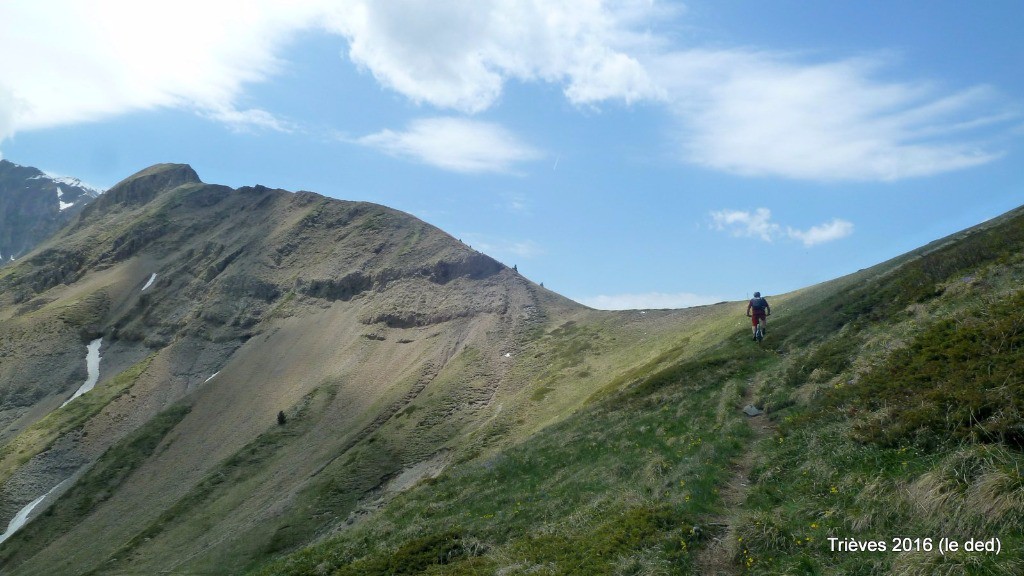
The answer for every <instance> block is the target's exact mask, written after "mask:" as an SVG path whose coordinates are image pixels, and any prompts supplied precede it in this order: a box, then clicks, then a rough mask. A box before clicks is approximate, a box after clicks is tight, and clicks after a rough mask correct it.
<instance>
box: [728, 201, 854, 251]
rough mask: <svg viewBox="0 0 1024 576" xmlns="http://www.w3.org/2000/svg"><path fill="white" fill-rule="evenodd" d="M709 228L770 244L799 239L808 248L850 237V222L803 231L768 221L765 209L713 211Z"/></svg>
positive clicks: (769, 215) (838, 221) (769, 214)
mask: <svg viewBox="0 0 1024 576" xmlns="http://www.w3.org/2000/svg"><path fill="white" fill-rule="evenodd" d="M710 216H711V227H712V229H714V230H719V231H723V232H728V233H729V234H731V235H733V236H736V237H741V238H757V239H759V240H763V241H765V242H772V241H774V240H775V239H777V238H790V239H793V240H799V241H800V242H802V243H803V245H804V246H807V247H810V246H815V245H817V244H823V243H825V242H832V241H833V240H839V239H840V238H845V237H846V236H849V235H850V234H853V228H854V226H853V223H851V222H847V221H846V220H842V219H839V218H833V219H832V220H829V221H828V222H825V223H823V224H819V225H817V226H811V227H810V228H808V229H806V230H800V229H798V228H793V227H792V226H786V227H785V228H783V227H782V226H781V225H780V224H778V223H776V222H773V221H772V212H771V210H769V209H767V208H757V209H756V210H754V211H753V212H751V211H747V210H716V211H713V212H711V214H710Z"/></svg>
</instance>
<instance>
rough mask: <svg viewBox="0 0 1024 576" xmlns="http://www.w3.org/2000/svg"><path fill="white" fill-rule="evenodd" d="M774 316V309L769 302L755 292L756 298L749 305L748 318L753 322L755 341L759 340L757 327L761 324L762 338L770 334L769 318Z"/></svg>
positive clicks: (752, 328)
mask: <svg viewBox="0 0 1024 576" xmlns="http://www.w3.org/2000/svg"><path fill="white" fill-rule="evenodd" d="M771 315H772V307H771V306H769V305H768V301H767V300H765V299H764V298H761V293H760V292H754V297H753V298H751V299H750V302H748V303H747V317H748V318H750V320H751V325H752V327H751V330H752V332H753V336H754V340H757V325H758V324H761V336H764V335H765V334H767V333H768V317H769V316H771Z"/></svg>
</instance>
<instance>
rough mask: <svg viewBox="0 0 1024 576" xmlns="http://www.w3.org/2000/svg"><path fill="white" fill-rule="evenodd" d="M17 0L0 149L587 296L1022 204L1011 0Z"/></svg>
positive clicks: (895, 243)
mask: <svg viewBox="0 0 1024 576" xmlns="http://www.w3.org/2000/svg"><path fill="white" fill-rule="evenodd" d="M12 4H14V3H4V4H3V5H0V154H2V157H3V158H5V159H7V160H10V161H12V162H16V163H20V164H25V165H31V166H36V167H39V168H42V169H44V170H46V171H48V172H51V173H55V174H60V175H68V176H75V177H78V178H81V179H83V180H84V181H86V182H89V183H92V184H94V185H96V186H100V187H108V186H110V185H112V184H114V183H116V182H117V181H118V180H119V179H121V178H123V177H125V176H127V175H129V174H131V173H133V172H135V171H137V170H140V169H142V168H144V167H146V166H148V165H151V164H154V163H158V162H184V163H188V164H191V165H192V166H193V167H194V168H195V169H196V170H197V171H198V172H199V175H200V176H201V177H202V178H203V179H204V181H207V182H213V183H220V184H227V185H231V186H243V185H251V184H264V185H267V186H273V187H280V188H285V189H288V190H301V189H305V190H312V191H315V192H319V193H321V194H325V195H328V196H333V197H336V198H342V199H350V200H367V201H372V202H377V203H381V204H385V205H388V206H391V207H394V208H398V209H400V210H404V211H406V212H409V213H411V214H413V215H415V216H418V217H420V218H422V219H424V220H426V221H428V222H430V223H431V224H434V225H436V226H438V227H440V228H442V229H444V230H446V231H447V232H449V233H451V234H452V235H453V236H455V237H457V238H461V239H462V240H464V241H465V242H467V243H469V244H470V245H472V246H474V247H475V248H478V249H480V250H482V251H484V252H486V253H488V254H491V255H492V256H494V257H496V258H498V259H499V260H501V261H503V262H505V263H506V264H508V265H510V266H511V265H513V264H515V265H517V266H518V268H519V270H520V271H521V272H522V273H523V274H525V275H526V276H528V277H529V278H531V279H533V280H535V281H537V282H543V283H544V284H545V286H547V287H549V288H551V289H553V290H556V291H558V292H560V293H562V294H565V295H566V296H569V297H571V298H573V299H576V300H578V301H581V302H584V303H586V304H589V305H592V306H596V307H604V308H621V307H666V306H672V307H675V306H686V305H694V304H699V303H707V302H715V301H719V300H725V299H730V300H733V299H743V298H746V297H747V296H748V294H750V293H751V292H753V291H754V290H760V291H762V292H764V293H765V294H769V295H770V294H778V293H782V292H787V291H790V290H794V289H797V288H800V287H803V286H806V285H809V284H813V283H817V282H821V281H824V280H828V279H831V278H834V277H837V276H840V275H842V274H846V273H849V272H853V271H856V270H857V269H859V268H863V267H866V266H870V265H872V264H875V263H878V262H880V261H882V260H885V259H887V258H890V257H893V256H896V255H898V254H900V253H902V252H905V251H907V250H910V249H913V248H915V247H917V246H920V245H922V244H924V243H926V242H929V241H931V240H934V239H936V238H939V237H941V236H944V235H946V234H949V233H952V232H955V231H957V230H960V229H962V228H965V227H968V226H971V225H974V224H977V223H979V222H981V221H983V220H985V219H988V218H991V217H993V216H996V215H998V214H1000V213H1002V212H1004V211H1006V210H1009V209H1011V208H1014V207H1016V206H1018V205H1020V204H1022V203H1024V169H1022V168H1024V157H1022V154H1024V74H1022V73H1021V70H1022V67H1021V66H1022V64H1024V35H1021V34H1020V30H1021V29H1022V28H1024V4H1022V3H1020V2H1018V1H1015V0H1014V1H1010V0H1006V1H990V2H984V3H981V2H978V3H963V2H941V1H933V2H820V3H807V2H796V1H782V2H772V3H761V2H738V1H716V2H712V1H692V2H684V3H677V2H650V1H632V0H621V1H615V2H601V1H597V0H594V1H582V0H577V1H573V2H558V1H549V2H526V1H523V2H483V1H480V2H473V3H467V2H451V1H440V0H435V1H433V2H428V1H423V0H394V1H390V2H370V1H368V0H334V1H331V2H325V1H321V0H302V1H293V2H275V1H272V0H268V1H264V2H258V3H257V2H249V3H234V2H221V3H209V2H205V3H204V2H198V1H192V0H188V1H180V2H175V3H161V2H152V3H131V2H118V1H98V2H75V1H50V2H36V3H18V4H20V5H12ZM140 4H142V5H141V6H140Z"/></svg>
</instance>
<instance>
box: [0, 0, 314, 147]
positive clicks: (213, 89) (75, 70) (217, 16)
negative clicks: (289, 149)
mask: <svg viewBox="0 0 1024 576" xmlns="http://www.w3.org/2000/svg"><path fill="white" fill-rule="evenodd" d="M321 11H322V9H321V8H318V7H317V6H315V5H314V4H313V3H310V2H295V3H291V2H289V3H285V2H268V1H264V2H259V3H255V2H254V3H240V2H203V1H199V0H182V1H176V2H128V1H119V0H95V1H89V2H83V1H75V0H63V1H60V0H57V1H52V2H8V3H4V6H3V8H2V12H3V13H2V16H0V54H5V55H6V56H5V57H4V58H0V94H2V93H3V92H7V93H8V94H10V95H11V97H13V99H14V101H15V102H16V103H17V104H18V105H17V106H14V107H13V108H12V107H11V106H10V103H7V104H6V105H5V103H3V102H0V109H3V108H6V110H4V111H0V115H2V114H3V112H7V113H8V114H12V115H13V126H11V128H10V129H9V130H8V134H7V135H10V133H13V132H14V131H18V130H32V129H37V128H46V127H52V126H59V125H65V124H73V123H77V122H85V121H93V120H98V119H103V118H107V117H112V116H115V115H118V114H123V113H126V112H131V111H136V110H147V109H153V108H159V107H175V108H190V109H195V110H197V111H200V112H201V113H204V114H208V115H211V116H214V117H216V116H221V117H223V118H224V119H227V120H229V121H230V122H235V121H237V120H239V119H245V118H243V117H248V119H250V120H251V119H252V118H253V117H254V116H253V112H252V111H247V112H241V111H236V110H235V109H236V100H237V99H238V97H239V96H240V94H241V92H242V89H243V87H244V85H246V84H248V83H252V82H258V81H262V80H264V79H266V78H268V77H269V76H271V75H273V74H275V73H277V72H278V71H279V70H280V68H281V67H282V63H281V62H280V61H279V60H278V58H277V56H276V54H277V53H278V52H279V51H280V49H281V48H282V47H283V46H284V45H285V44H286V42H287V41H288V40H289V39H290V38H291V36H292V34H293V33H294V31H296V30H298V29H301V28H304V27H309V26H311V25H313V24H314V23H315V22H316V20H315V16H316V14H318V13H319V12H321ZM268 114H269V113H266V112H263V113H260V114H259V115H261V116H263V118H262V119H258V120H259V122H258V123H260V124H264V125H267V124H270V123H269V122H268V121H267V115H268Z"/></svg>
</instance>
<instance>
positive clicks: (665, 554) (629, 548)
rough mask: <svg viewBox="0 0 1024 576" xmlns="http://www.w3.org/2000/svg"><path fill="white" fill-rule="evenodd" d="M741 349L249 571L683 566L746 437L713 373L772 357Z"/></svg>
mask: <svg viewBox="0 0 1024 576" xmlns="http://www.w3.org/2000/svg"><path fill="white" fill-rule="evenodd" d="M744 343H745V342H744ZM748 350H749V348H748V347H741V346H726V347H725V348H723V349H721V350H720V351H719V354H720V356H721V358H715V359H712V360H710V361H698V362H682V363H679V364H678V365H675V366H672V367H670V368H667V369H663V370H660V371H658V372H656V373H654V374H648V375H647V377H646V378H642V379H640V381H638V382H636V383H635V384H634V385H632V386H627V387H625V388H623V389H620V390H619V391H617V392H611V393H608V394H606V396H605V397H604V398H603V399H602V400H600V401H595V402H593V403H591V404H590V405H589V406H588V407H587V408H585V409H583V410H581V411H580V412H579V413H577V414H576V415H574V416H572V417H570V418H568V419H565V420H563V421H562V422H559V423H558V424H555V425H553V426H550V427H548V428H547V429H545V430H543V431H542V432H540V433H538V434H536V435H534V436H533V437H531V438H530V439H528V440H527V441H525V442H523V443H522V444H520V445H518V446H516V447H513V448H511V449H508V450H505V451H502V452H500V453H498V454H496V455H493V456H491V457H486V458H484V459H483V460H482V461H480V460H475V461H468V462H464V463H462V464H460V465H456V466H455V467H454V468H452V469H450V470H449V471H448V472H446V473H444V474H442V475H441V476H440V477H438V478H437V479H435V480H431V481H425V482H422V483H421V484H420V485H419V486H418V487H416V488H415V489H413V490H411V491H410V492H407V493H405V494H402V495H400V496H398V497H396V499H395V500H394V501H393V502H392V503H391V505H389V506H387V507H386V508H385V509H384V510H382V511H381V513H380V514H379V515H376V516H373V517H369V518H367V519H366V520H365V521H364V522H360V523H357V524H356V525H354V526H353V527H351V528H349V529H348V530H346V531H345V532H343V533H342V535H341V536H339V537H336V538H334V539H332V540H329V541H327V542H326V543H323V544H320V545H317V546H314V547H311V548H308V549H305V550H302V551H300V552H298V553H296V554H293V555H291V556H289V557H287V558H286V559H284V560H281V561H278V562H275V563H272V564H270V565H268V566H267V567H266V568H265V569H263V571H262V572H261V573H263V574H311V573H337V574H392V573H394V574H397V573H416V574H491V573H494V571H495V570H498V569H501V570H503V573H505V574H510V575H511V574H618V573H633V574H648V573H651V574H657V573H665V574H685V573H689V570H690V569H691V567H692V562H693V558H692V551H693V550H694V549H695V548H696V547H699V546H701V545H702V538H704V537H706V536H707V534H708V532H707V531H706V530H699V529H698V530H694V526H695V525H699V524H700V523H701V521H702V519H704V518H706V517H707V516H708V515H709V514H711V513H713V512H715V511H717V506H718V504H719V500H720V499H719V497H718V495H717V489H718V487H719V486H720V485H722V484H723V483H724V482H725V480H727V479H728V477H729V475H730V471H729V463H730V461H731V459H733V458H735V457H736V456H737V455H738V454H739V453H740V452H741V450H742V447H743V445H744V442H745V440H746V438H748V436H749V430H748V428H747V426H746V424H745V422H743V420H742V419H741V418H742V417H741V416H740V415H739V412H738V411H737V410H735V409H732V410H724V411H723V410H719V405H720V404H721V403H722V402H723V395H724V396H725V397H726V402H727V403H728V402H729V401H731V400H734V396H732V394H734V393H735V389H734V388H732V387H727V386H723V385H722V384H723V383H724V382H726V381H728V380H730V379H737V378H738V379H743V378H745V377H746V376H747V375H749V374H750V373H751V372H752V370H754V369H755V368H756V367H757V366H759V365H761V364H763V363H764V362H765V361H770V359H767V360H765V359H758V360H754V361H753V362H748V361H747V360H746V358H747V352H748ZM766 358H767V357H766ZM428 543H429V546H428V545H427V544H428ZM445 543H446V544H445ZM442 544H443V545H442ZM436 547H440V549H443V550H444V551H445V552H444V554H434V553H433V552H430V553H429V554H427V556H429V557H430V558H433V559H434V560H430V561H429V562H426V563H422V562H421V560H423V561H424V562H425V561H426V560H425V559H424V558H425V557H424V558H420V557H419V556H417V558H420V560H416V561H415V562H413V564H411V565H415V566H416V567H417V568H416V569H415V570H413V571H410V572H395V571H392V572H388V571H387V570H397V569H398V568H397V566H396V565H395V564H394V563H393V559H394V558H398V557H403V556H405V555H408V554H410V553H411V551H423V550H425V549H428V550H435V549H436ZM417 554H419V552H417ZM441 559H444V561H443V562H442V561H441ZM403 566H404V565H403ZM403 569H404V568H403ZM334 571H337V572H334Z"/></svg>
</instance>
